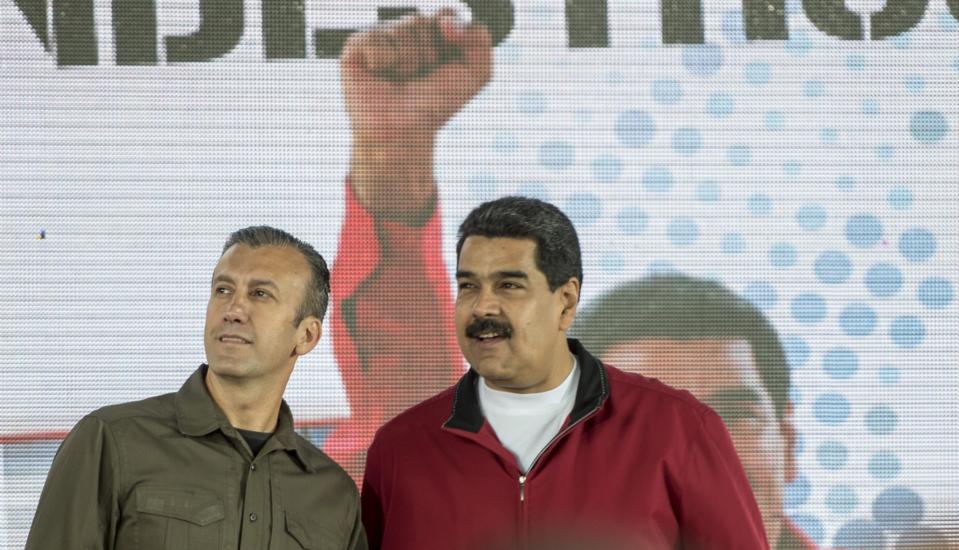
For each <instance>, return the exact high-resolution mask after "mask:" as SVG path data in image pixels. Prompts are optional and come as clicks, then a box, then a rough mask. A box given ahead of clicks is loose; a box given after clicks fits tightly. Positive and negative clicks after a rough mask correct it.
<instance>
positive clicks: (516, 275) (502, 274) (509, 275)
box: [456, 271, 529, 280]
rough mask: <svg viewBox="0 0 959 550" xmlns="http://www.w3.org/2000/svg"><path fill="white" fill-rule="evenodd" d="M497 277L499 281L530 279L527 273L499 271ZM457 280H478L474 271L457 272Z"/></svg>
mask: <svg viewBox="0 0 959 550" xmlns="http://www.w3.org/2000/svg"><path fill="white" fill-rule="evenodd" d="M495 275H496V277H497V278H499V279H527V280H528V279H529V275H527V274H526V272H525V271H497V272H496V273H495ZM456 278H457V279H460V278H467V279H469V278H474V279H475V278H476V274H475V273H473V272H472V271H457V272H456Z"/></svg>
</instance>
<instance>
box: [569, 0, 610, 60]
mask: <svg viewBox="0 0 959 550" xmlns="http://www.w3.org/2000/svg"><path fill="white" fill-rule="evenodd" d="M606 12H607V9H606V0H566V36H567V37H568V40H569V47H570V48H608V47H609V21H608V19H607V15H606Z"/></svg>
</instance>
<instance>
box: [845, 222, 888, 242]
mask: <svg viewBox="0 0 959 550" xmlns="http://www.w3.org/2000/svg"><path fill="white" fill-rule="evenodd" d="M881 238H882V223H881V222H880V221H879V218H877V217H876V216H873V215H872V214H858V215H856V216H852V217H851V218H849V219H848V220H847V221H846V240H848V241H849V243H850V244H852V245H853V246H855V247H858V248H871V247H873V246H875V245H876V243H878V242H879V240H880V239H881Z"/></svg>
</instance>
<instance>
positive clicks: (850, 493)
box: [826, 485, 859, 516]
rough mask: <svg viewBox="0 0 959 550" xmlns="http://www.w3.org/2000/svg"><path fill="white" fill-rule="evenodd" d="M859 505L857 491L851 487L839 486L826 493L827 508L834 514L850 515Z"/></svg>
mask: <svg viewBox="0 0 959 550" xmlns="http://www.w3.org/2000/svg"><path fill="white" fill-rule="evenodd" d="M858 504H859V498H858V497H857V496H856V491H855V490H854V489H853V488H852V487H850V486H849V485H837V486H835V487H832V488H830V489H829V492H828V493H826V507H827V508H829V510H830V511H832V512H833V513H834V514H839V515H842V516H845V515H848V514H849V513H850V512H852V511H853V510H855V509H856V506H857V505H858Z"/></svg>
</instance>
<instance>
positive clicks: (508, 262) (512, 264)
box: [457, 235, 538, 271]
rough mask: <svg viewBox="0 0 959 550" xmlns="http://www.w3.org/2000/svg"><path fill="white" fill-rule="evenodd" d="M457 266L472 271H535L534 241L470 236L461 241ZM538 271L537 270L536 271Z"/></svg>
mask: <svg viewBox="0 0 959 550" xmlns="http://www.w3.org/2000/svg"><path fill="white" fill-rule="evenodd" d="M457 266H458V267H461V268H464V269H467V270H469V271H473V268H474V267H475V268H476V269H479V268H486V269H492V270H494V271H499V270H502V269H506V270H513V269H516V268H520V267H525V268H526V269H524V271H529V269H530V268H531V267H532V268H533V269H536V241H534V240H533V239H526V238H512V237H482V236H479V235H472V236H469V237H467V238H466V240H465V241H463V248H462V249H461V250H460V254H459V257H458V258H457ZM537 271H538V269H537Z"/></svg>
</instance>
